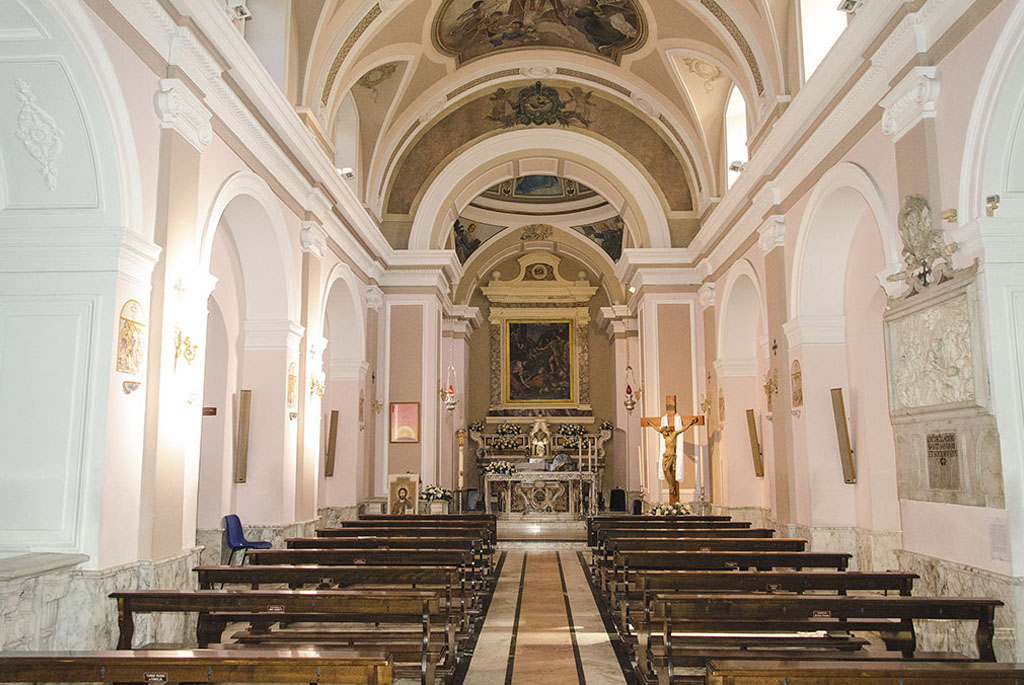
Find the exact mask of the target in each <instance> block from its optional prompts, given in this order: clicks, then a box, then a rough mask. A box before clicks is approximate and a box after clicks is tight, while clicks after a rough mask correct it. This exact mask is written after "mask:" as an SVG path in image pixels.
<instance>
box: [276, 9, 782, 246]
mask: <svg viewBox="0 0 1024 685" xmlns="http://www.w3.org/2000/svg"><path fill="white" fill-rule="evenodd" d="M293 5H294V8H293V21H292V32H293V35H292V39H293V40H292V42H291V44H292V46H293V52H294V54H293V56H292V62H293V72H294V73H295V74H296V77H295V78H293V79H291V81H292V83H291V85H290V87H289V88H288V90H289V92H290V93H291V96H292V97H293V98H294V99H295V101H296V105H297V106H298V107H300V108H302V109H305V110H306V111H307V112H309V119H310V121H311V123H313V124H314V125H315V126H316V127H317V128H318V129H319V131H320V133H321V139H322V142H323V143H324V144H325V146H326V147H328V148H329V149H330V151H331V152H332V154H334V155H335V159H336V161H337V163H338V166H339V167H342V166H348V167H351V168H353V171H354V179H353V183H354V184H355V188H356V190H357V192H358V194H359V196H360V198H361V199H362V200H363V202H364V203H365V204H366V205H367V207H369V208H370V209H371V211H372V212H373V213H374V214H375V215H376V216H377V218H378V219H379V220H380V225H381V230H382V231H383V232H384V234H385V236H386V237H387V238H388V239H389V240H390V241H391V242H392V244H393V245H395V246H396V247H406V246H409V245H411V240H412V239H411V238H410V235H411V234H412V233H414V232H415V228H414V226H413V224H414V223H415V222H416V221H417V217H416V215H417V212H419V211H420V210H421V208H422V207H423V206H424V202H425V198H431V199H430V201H431V202H432V203H433V204H431V207H432V208H434V207H441V210H439V211H441V212H442V213H444V212H446V213H445V214H444V216H445V217H446V219H445V220H451V219H452V218H453V217H456V216H459V215H460V214H462V210H464V209H465V208H466V207H467V206H468V205H469V204H470V203H471V201H472V200H473V198H475V197H477V196H478V195H479V193H480V191H482V190H483V189H485V188H489V187H492V186H493V185H494V184H495V183H497V182H499V181H502V180H505V179H507V178H511V177H517V176H526V175H528V174H530V173H544V174H548V175H551V176H558V177H563V178H567V179H571V180H575V181H577V182H579V183H582V184H584V185H586V186H588V187H590V188H593V189H594V190H595V191H596V192H598V193H599V194H602V195H603V196H604V197H605V198H606V199H607V201H608V202H610V203H611V204H612V205H613V209H614V211H611V212H610V215H618V214H621V215H622V216H623V218H624V219H625V220H626V223H627V224H630V223H631V222H637V223H641V224H642V223H644V219H643V216H644V215H645V210H644V209H643V208H641V207H639V206H638V205H641V204H643V201H642V200H638V199H637V197H638V196H639V195H638V191H637V190H636V188H635V186H636V185H637V184H638V182H639V183H641V184H642V183H646V184H647V185H649V187H650V188H649V189H650V192H649V193H648V196H649V197H650V198H652V199H651V202H653V203H656V204H657V206H658V207H659V208H660V210H661V212H663V214H664V221H663V224H664V226H662V227H657V226H652V225H650V224H651V223H652V220H650V219H648V220H647V225H645V226H643V227H642V228H641V229H638V230H636V231H634V232H633V235H634V243H633V244H640V245H643V244H645V243H646V244H651V245H656V244H658V241H659V238H658V237H657V236H658V235H661V234H664V236H663V238H662V239H660V240H662V243H667V244H666V245H665V246H668V245H671V246H685V245H686V244H688V243H689V241H690V240H691V239H692V237H693V235H694V234H695V233H696V231H697V230H698V229H699V226H700V218H701V217H702V216H704V215H706V213H707V211H708V210H709V209H710V208H711V207H712V206H713V204H714V203H715V202H716V201H717V199H718V198H719V197H721V195H722V194H723V193H724V192H725V189H726V183H727V181H726V178H727V176H726V174H727V167H728V165H729V162H730V161H732V160H730V159H728V158H727V154H726V149H725V142H724V140H725V136H724V125H725V124H724V122H725V108H726V104H727V100H728V98H729V96H730V93H731V92H732V90H733V86H734V85H735V86H736V88H737V89H738V90H739V92H740V93H741V94H742V96H743V98H744V100H745V102H746V106H747V131H748V144H749V146H750V147H751V148H756V144H757V142H758V140H759V138H760V136H761V135H763V133H764V131H766V130H767V129H768V128H769V127H770V125H771V123H772V122H773V121H774V120H775V119H776V118H777V117H778V115H779V114H780V113H781V111H782V109H784V107H785V105H786V103H787V102H788V100H789V98H790V97H791V96H792V95H793V94H794V92H795V90H796V88H797V87H798V86H799V67H798V66H797V62H798V51H797V49H796V46H795V44H794V41H795V36H796V35H797V31H796V17H795V16H794V15H795V9H794V5H795V3H794V2H793V1H792V0H364V1H363V2H358V1H356V0H308V2H301V3H300V2H296V3H293ZM541 129H545V130H554V131H559V132H561V133H560V135H562V136H563V137H564V138H565V141H566V144H565V149H564V150H560V151H559V150H554V151H551V150H549V153H548V154H547V158H549V159H548V163H546V164H547V165H548V166H549V167H550V168H549V169H531V168H519V167H518V166H517V165H519V164H520V163H521V160H523V159H525V158H532V159H534V160H535V161H536V160H537V159H543V158H545V152H544V149H539V148H538V149H530V148H531V143H530V140H531V137H530V136H527V135H525V134H523V135H520V136H519V137H518V138H515V137H512V136H507V138H508V140H510V141H511V140H513V139H515V140H517V141H518V142H517V143H515V144H512V143H510V144H509V146H507V149H506V148H503V147H502V146H500V145H496V143H495V139H497V140H498V141H500V140H505V139H506V137H503V136H504V134H508V133H510V132H514V131H533V130H537V131H539V130H541ZM537 140H540V138H539V137H538V138H537ZM489 141H490V142H489ZM485 143H487V145H485ZM485 148H486V150H488V152H486V153H485V152H482V150H484V149H485ZM475 151H481V152H480V153H479V154H476V152H475ZM488 155H489V156H490V157H491V159H484V157H487V156H488ZM620 158H621V159H622V160H625V161H626V162H628V164H629V165H631V166H632V167H634V168H635V169H636V172H637V176H636V179H639V181H637V180H632V181H631V180H630V179H625V178H622V177H621V176H622V175H621V174H617V173H615V172H614V171H613V167H614V165H613V163H612V162H611V161H609V162H607V163H603V162H602V161H601V160H602V159H606V160H617V159H620ZM498 163H504V164H505V166H501V168H502V169H504V170H503V171H500V172H498V171H495V169H496V168H497V167H496V166H495V165H496V164H498ZM537 164H540V166H545V163H539V162H537ZM452 166H457V167H458V168H459V169H461V170H462V171H463V172H464V173H463V174H462V175H461V176H460V175H459V174H457V173H456V174H454V175H453V172H452V170H451V167H452ZM499 166H500V165H499ZM582 169H589V172H584V171H581V170H582ZM446 170H447V171H446ZM488 174H489V175H488ZM595 174H596V176H597V177H601V178H596V177H595ZM452 179H458V180H457V181H455V182H454V185H460V184H462V183H465V184H466V185H467V187H468V186H473V188H474V190H473V192H471V193H469V194H468V196H466V197H462V196H460V195H459V193H460V192H461V188H449V187H447V185H444V184H448V185H451V184H452V182H451V181H452ZM602 179H603V181H605V182H606V183H604V184H602ZM603 185H606V186H607V190H606V191H602V186H603ZM439 192H441V193H449V194H450V195H451V197H450V198H449V197H447V196H446V199H445V200H444V201H443V202H441V203H437V202H434V200H433V199H432V198H433V196H435V195H437V194H438V193H439ZM432 211H433V210H432ZM646 211H647V215H650V214H651V213H652V212H651V211H650V208H647V210H646ZM438 221H441V219H438ZM659 231H660V232H661V233H659ZM438 241H439V244H437V245H436V246H438V247H440V246H442V244H440V243H441V242H442V241H443V236H442V237H441V238H439V239H438ZM447 242H448V244H449V245H450V244H451V243H450V236H449V238H448V240H447Z"/></svg>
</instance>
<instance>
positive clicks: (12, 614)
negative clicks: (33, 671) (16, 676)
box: [0, 554, 89, 651]
mask: <svg viewBox="0 0 1024 685" xmlns="http://www.w3.org/2000/svg"><path fill="white" fill-rule="evenodd" d="M88 560H89V557H88V556H87V555H85V554H19V555H16V556H10V557H7V558H5V559H0V651H12V650H27V649H31V650H40V649H42V650H47V649H56V648H57V647H56V645H57V641H56V632H57V615H58V610H59V607H60V605H61V604H62V603H63V602H65V601H67V596H68V593H69V592H70V590H71V574H72V573H73V572H74V568H75V567H76V566H78V565H79V564H81V563H84V562H86V561H88Z"/></svg>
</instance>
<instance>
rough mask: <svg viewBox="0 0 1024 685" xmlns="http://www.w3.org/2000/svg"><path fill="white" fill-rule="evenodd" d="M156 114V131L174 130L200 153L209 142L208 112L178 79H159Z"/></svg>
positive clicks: (210, 127) (209, 115)
mask: <svg viewBox="0 0 1024 685" xmlns="http://www.w3.org/2000/svg"><path fill="white" fill-rule="evenodd" d="M156 112H157V114H159V115H160V128H169V129H173V130H174V131H177V132H178V133H179V134H180V135H181V137H182V138H184V139H185V140H187V141H188V142H189V143H191V144H192V146H193V147H195V148H196V149H197V150H199V151H200V152H202V151H203V148H204V147H206V146H207V145H209V143H210V141H211V140H213V127H212V126H210V117H211V114H210V110H208V109H207V108H206V105H204V104H203V102H202V101H201V100H200V99H199V98H198V97H196V95H195V93H193V92H192V91H191V90H190V89H189V87H188V86H186V85H185V84H184V82H182V81H181V79H176V78H163V79H160V90H159V91H157V94H156Z"/></svg>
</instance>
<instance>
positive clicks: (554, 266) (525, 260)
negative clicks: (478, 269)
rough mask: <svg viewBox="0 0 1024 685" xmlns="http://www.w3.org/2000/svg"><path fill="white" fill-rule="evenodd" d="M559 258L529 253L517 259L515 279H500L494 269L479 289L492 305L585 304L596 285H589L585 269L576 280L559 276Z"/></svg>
mask: <svg viewBox="0 0 1024 685" xmlns="http://www.w3.org/2000/svg"><path fill="white" fill-rule="evenodd" d="M561 261H562V260H561V259H560V258H559V257H556V256H555V255H553V254H549V253H546V252H532V253H530V254H527V255H524V256H522V257H520V258H519V273H518V274H517V275H516V276H515V277H514V278H512V279H511V280H508V281H503V280H501V279H500V274H498V272H495V273H494V274H493V276H494V278H493V279H492V280H491V281H490V282H489V283H488V284H487V285H486V286H484V287H483V288H481V291H483V294H484V296H485V297H486V298H487V299H488V300H490V302H491V303H492V304H519V305H522V304H541V303H543V304H562V305H567V306H572V305H587V304H588V303H589V302H590V298H592V297H593V296H594V294H595V293H597V287H596V286H592V285H590V281H588V280H587V278H586V272H584V271H581V272H580V273H579V274H577V276H576V280H575V281H570V280H568V279H565V278H562V276H561V274H559V273H558V265H559V264H560V263H561Z"/></svg>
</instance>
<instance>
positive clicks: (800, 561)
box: [602, 550, 852, 593]
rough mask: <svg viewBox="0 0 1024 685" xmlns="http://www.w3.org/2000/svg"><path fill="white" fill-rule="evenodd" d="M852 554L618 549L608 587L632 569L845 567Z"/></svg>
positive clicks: (612, 588)
mask: <svg viewBox="0 0 1024 685" xmlns="http://www.w3.org/2000/svg"><path fill="white" fill-rule="evenodd" d="M851 556H852V555H850V554H847V553H845V552H844V553H840V552H744V551H729V550H720V551H711V552H672V551H670V552H651V551H636V552H631V551H626V552H618V553H616V554H615V555H614V557H612V567H611V573H610V574H607V575H608V582H609V587H604V588H602V590H604V591H605V592H608V593H614V592H615V590H616V589H617V588H618V587H620V585H619V584H620V583H622V582H624V580H625V578H626V577H628V575H629V573H630V572H631V571H633V570H653V571H658V570H660V571H727V570H737V571H739V570H744V569H756V570H758V571H771V570H774V569H780V568H791V569H797V570H800V569H805V568H820V569H834V570H836V571H845V570H846V567H847V566H848V565H849V563H850V558H851Z"/></svg>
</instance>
